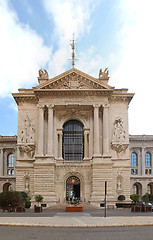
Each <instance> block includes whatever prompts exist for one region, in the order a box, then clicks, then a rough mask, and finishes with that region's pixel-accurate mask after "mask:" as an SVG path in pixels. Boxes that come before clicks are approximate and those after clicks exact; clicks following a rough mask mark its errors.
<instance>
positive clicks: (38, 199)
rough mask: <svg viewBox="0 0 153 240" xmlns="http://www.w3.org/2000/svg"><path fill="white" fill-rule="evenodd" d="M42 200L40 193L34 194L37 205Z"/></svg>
mask: <svg viewBox="0 0 153 240" xmlns="http://www.w3.org/2000/svg"><path fill="white" fill-rule="evenodd" d="M42 200H43V196H41V195H36V196H35V201H36V202H38V206H39V203H40V202H42Z"/></svg>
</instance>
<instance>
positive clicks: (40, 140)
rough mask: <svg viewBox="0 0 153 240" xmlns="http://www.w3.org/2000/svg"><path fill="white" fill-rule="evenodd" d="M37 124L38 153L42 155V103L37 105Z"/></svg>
mask: <svg viewBox="0 0 153 240" xmlns="http://www.w3.org/2000/svg"><path fill="white" fill-rule="evenodd" d="M38 108H39V124H38V127H39V128H38V155H40V156H42V155H44V105H38Z"/></svg>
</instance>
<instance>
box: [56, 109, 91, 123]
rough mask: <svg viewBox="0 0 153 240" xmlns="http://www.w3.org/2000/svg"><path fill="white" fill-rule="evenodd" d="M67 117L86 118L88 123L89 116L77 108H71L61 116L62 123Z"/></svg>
mask: <svg viewBox="0 0 153 240" xmlns="http://www.w3.org/2000/svg"><path fill="white" fill-rule="evenodd" d="M67 117H73V118H74V117H79V118H80V117H81V118H84V119H85V120H86V121H87V120H88V114H87V113H82V112H80V111H79V110H77V109H76V108H71V109H70V110H68V111H66V113H63V114H59V120H60V121H61V120H62V119H64V118H67Z"/></svg>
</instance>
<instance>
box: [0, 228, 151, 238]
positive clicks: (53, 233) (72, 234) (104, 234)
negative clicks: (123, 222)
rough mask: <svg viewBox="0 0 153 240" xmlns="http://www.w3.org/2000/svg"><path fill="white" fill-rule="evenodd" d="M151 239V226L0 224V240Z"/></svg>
mask: <svg viewBox="0 0 153 240" xmlns="http://www.w3.org/2000/svg"><path fill="white" fill-rule="evenodd" d="M52 239H53V240H67V239H72V240H82V239H83V240H93V239H99V240H101V239H102V240H140V239H141V240H152V239H153V226H146V227H142V226H141V227H103V228H48V227H39V228H38V227H7V226H0V240H52Z"/></svg>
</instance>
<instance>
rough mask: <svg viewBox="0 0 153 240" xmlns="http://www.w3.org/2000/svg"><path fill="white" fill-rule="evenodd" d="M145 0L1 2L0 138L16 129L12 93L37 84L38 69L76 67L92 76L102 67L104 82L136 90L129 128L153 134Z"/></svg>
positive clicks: (151, 8) (149, 18) (151, 43)
mask: <svg viewBox="0 0 153 240" xmlns="http://www.w3.org/2000/svg"><path fill="white" fill-rule="evenodd" d="M152 12H153V1H152V0H145V1H144V0H0V70H1V71H0V114H1V115H0V116H1V117H0V135H16V134H17V107H16V103H15V101H14V100H13V98H12V96H11V92H17V91H18V88H32V87H33V86H36V85H37V77H38V70H39V69H40V68H44V69H47V70H48V72H49V76H50V78H51V77H54V76H55V75H57V74H60V73H62V72H64V71H66V70H69V69H70V68H71V64H70V61H69V59H70V58H71V49H70V40H71V39H72V36H73V33H74V34H75V38H76V40H77V44H76V58H77V59H78V61H77V62H76V66H75V67H76V68H78V69H79V70H81V71H83V72H85V73H87V74H89V75H92V76H93V77H97V78H98V73H99V69H100V68H102V69H104V68H105V67H108V68H109V72H110V80H109V84H110V85H111V86H115V87H116V88H128V89H129V92H132V93H135V96H134V98H133V100H132V101H131V103H130V106H129V133H130V134H153V113H152V103H153V91H152V87H153V78H152V69H153V67H152V65H153V60H152V58H153V27H152V23H153V14H152Z"/></svg>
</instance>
